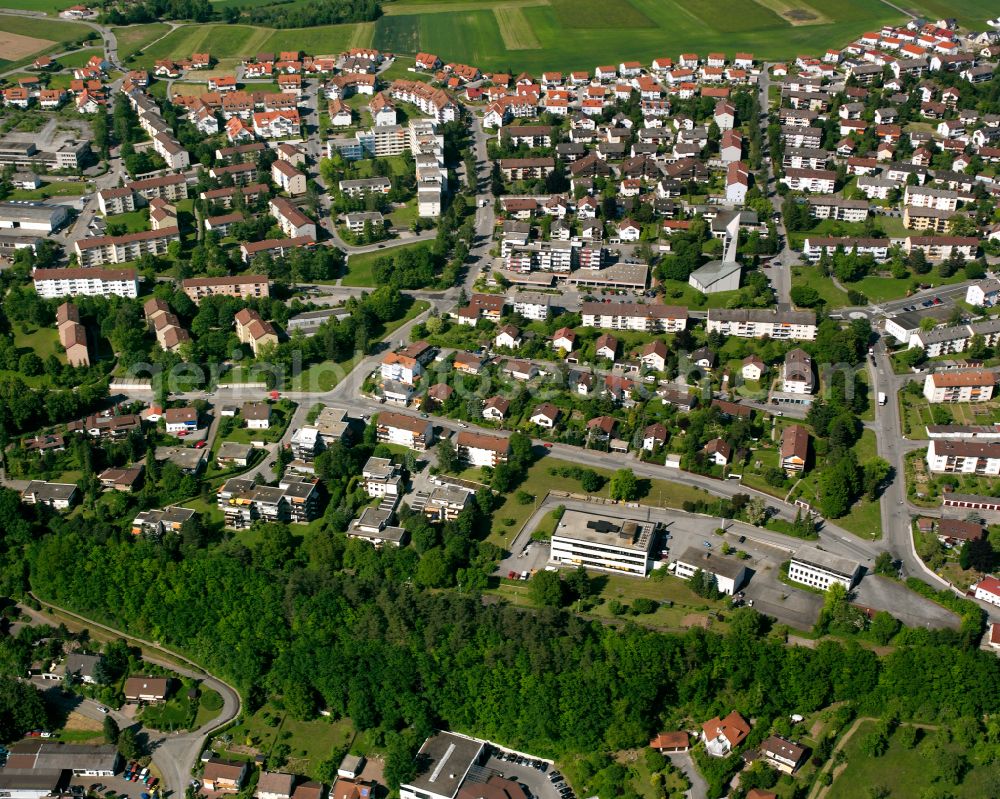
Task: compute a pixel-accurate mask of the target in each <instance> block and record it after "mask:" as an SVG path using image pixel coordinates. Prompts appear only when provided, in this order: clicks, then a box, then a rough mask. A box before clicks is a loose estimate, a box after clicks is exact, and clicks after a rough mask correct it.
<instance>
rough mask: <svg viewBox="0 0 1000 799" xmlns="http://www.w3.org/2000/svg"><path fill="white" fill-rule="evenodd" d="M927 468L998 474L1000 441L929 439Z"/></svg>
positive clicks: (949, 472) (959, 472)
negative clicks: (984, 442)
mask: <svg viewBox="0 0 1000 799" xmlns="http://www.w3.org/2000/svg"><path fill="white" fill-rule="evenodd" d="M927 468H928V469H929V470H930V471H932V472H934V473H936V474H978V475H986V476H991V477H993V476H996V475H1000V443H986V444H981V443H977V442H973V441H957V440H951V439H943V440H942V439H931V443H930V444H929V445H928V447H927Z"/></svg>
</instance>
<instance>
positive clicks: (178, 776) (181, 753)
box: [23, 594, 242, 797]
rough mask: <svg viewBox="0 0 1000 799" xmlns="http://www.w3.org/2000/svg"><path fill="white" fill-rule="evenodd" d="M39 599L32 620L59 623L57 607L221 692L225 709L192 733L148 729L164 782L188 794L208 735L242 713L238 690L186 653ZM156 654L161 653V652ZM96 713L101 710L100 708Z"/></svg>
mask: <svg viewBox="0 0 1000 799" xmlns="http://www.w3.org/2000/svg"><path fill="white" fill-rule="evenodd" d="M32 596H34V594H32ZM35 599H38V601H39V602H42V605H43V611H41V612H39V611H35V610H32V609H31V608H23V610H24V611H25V612H26V613H27V614H28V615H29V616H31V617H32V619H35V620H38V621H41V622H44V623H46V624H53V625H58V624H59V623H60V621H61V620H60V619H57V618H52V617H51V616H48V615H46V613H45V612H44V608H45V607H50V608H54V609H55V610H57V611H58V612H59V613H61V614H64V615H66V616H68V617H70V618H73V619H76V620H77V621H78V622H80V623H81V624H82V625H84V626H87V627H91V628H96V629H100V630H102V631H104V632H106V633H110V634H111V635H115V636H117V637H120V638H124V639H126V640H127V641H128V642H129V643H130V644H133V645H137V646H140V647H142V650H143V658H144V659H145V660H147V661H149V662H150V663H155V664H157V665H159V666H163V667H164V668H168V669H171V670H172V671H174V672H176V673H178V674H181V675H183V676H186V677H192V678H195V679H199V680H201V681H202V684H203V685H206V686H208V687H209V688H211V689H213V690H215V691H217V692H218V693H219V695H220V696H221V697H222V703H223V704H222V710H221V711H220V712H219V715H218V716H216V718H215V719H213V720H212V721H209V722H207V723H206V724H204V725H202V726H201V727H199V728H198V729H197V730H194V731H193V732H188V733H173V734H163V733H157V732H154V731H152V730H149V731H147V732H148V734H149V736H150V737H149V741H150V748H151V749H152V752H153V762H154V763H155V764H156V766H157V768H159V770H160V773H161V774H162V775H163V780H162V782H163V785H164V786H165V787H166V788H167V789H168V790H169V791H170V792H171V793H172V795H173V796H175V797H181V796H184V789H185V787H186V786H187V784H188V781H189V779H190V777H191V769H193V768H194V766H195V764H196V763H197V760H198V755H199V754H200V753H201V750H202V747H203V745H204V741H205V737H206V736H207V735H208V734H209V733H211V732H213V731H214V730H216V729H218V728H219V727H221V726H223V725H225V724H228V723H229V722H230V721H231V720H232V719H234V718H236V716H238V715H239V713H240V709H241V706H242V705H241V700H240V695H239V693H238V692H237V691H236V689H235V688H233V687H232V686H231V685H229V683H226V682H224V681H223V680H221V679H220V678H219V677H216V676H214V675H212V674H209V673H208V672H206V671H204V670H203V669H202V668H201V667H200V666H199V665H198V664H197V663H195V662H193V661H191V660H189V659H188V658H187V657H185V656H184V655H181V654H179V653H177V652H174V651H173V650H171V649H167V648H166V647H164V646H161V645H160V644H159V643H157V642H154V641H146V640H144V639H142V638H136V637H135V636H131V635H128V634H126V633H124V632H122V631H121V630H116V629H115V628H113V627H108V626H107V625H105V624H101V623H99V622H96V621H93V620H92V619H88V618H87V617H85V616H81V615H80V614H79V613H74V612H73V611H70V610H67V609H65V608H62V607H59V606H58V605H55V604H53V603H51V602H45V601H44V600H42V599H40V598H39V597H35ZM156 653H160V654H159V655H157V654H156ZM178 662H181V663H186V664H187V666H182V665H178ZM94 712H97V711H96V709H95V710H94ZM102 718H103V716H102Z"/></svg>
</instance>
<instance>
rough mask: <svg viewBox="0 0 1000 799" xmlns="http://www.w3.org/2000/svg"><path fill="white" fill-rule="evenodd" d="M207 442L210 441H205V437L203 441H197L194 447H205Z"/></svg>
mask: <svg viewBox="0 0 1000 799" xmlns="http://www.w3.org/2000/svg"><path fill="white" fill-rule="evenodd" d="M207 443H208V442H207V441H205V439H202V440H201V441H199V442H197V443H196V444H195V445H194V448H195V449H202V448H203V447H204V446H205V445H206V444H207Z"/></svg>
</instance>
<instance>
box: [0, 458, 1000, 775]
mask: <svg viewBox="0 0 1000 799" xmlns="http://www.w3.org/2000/svg"><path fill="white" fill-rule="evenodd" d="M331 468H332V467H331ZM2 493H3V494H4V496H3V497H0V530H3V540H2V543H0V555H2V557H0V562H3V564H4V566H3V574H2V577H3V590H4V591H5V592H9V593H12V594H18V593H20V592H21V591H23V590H24V588H25V587H26V584H27V583H30V587H31V588H32V589H33V590H34V591H35V592H36V593H37V595H38V596H39V597H41V598H43V599H49V600H51V601H53V602H55V603H57V604H60V605H64V606H67V607H71V608H73V609H75V610H77V611H79V612H81V613H83V614H86V615H88V616H91V617H93V618H95V619H97V620H101V621H105V622H108V623H110V624H113V625H117V626H120V627H122V628H124V629H127V630H129V631H130V632H133V633H135V634H136V635H140V636H144V637H147V638H153V639H157V640H161V641H163V642H165V643H167V644H169V645H171V646H176V647H178V648H180V649H182V650H184V651H185V652H187V653H189V654H190V655H191V656H192V657H194V658H196V659H197V660H198V661H200V662H202V663H203V664H204V665H205V666H206V668H208V669H209V670H212V671H216V672H217V673H219V674H220V675H223V676H225V677H226V678H228V679H230V680H232V681H233V682H234V683H235V684H236V685H237V686H238V687H239V688H240V690H241V692H242V693H243V695H244V697H245V699H246V701H247V703H248V706H249V707H250V708H253V707H256V706H259V705H260V704H261V703H262V702H263V701H264V700H265V699H266V698H267V697H269V696H275V695H277V696H281V697H282V699H283V702H284V705H285V707H286V708H287V709H288V710H289V712H291V713H293V714H294V715H296V716H298V717H301V718H309V717H312V716H313V715H315V714H316V713H318V711H319V710H320V709H327V710H329V711H330V712H331V713H332V715H333V716H334V717H341V716H348V717H350V718H351V719H352V721H353V723H354V724H355V725H356V727H357V728H358V729H360V730H373V731H375V732H374V736H373V740H375V741H378V742H379V743H381V744H383V745H385V746H386V747H387V749H388V752H389V762H388V766H389V777H388V778H389V779H395V780H398V779H400V778H405V776H406V769H407V768H408V767H410V766H411V765H412V759H411V756H412V753H413V751H414V747H415V746H417V745H418V744H419V742H420V741H421V740H422V739H423V737H424V735H425V734H426V733H427V732H428V731H430V730H431V729H433V728H434V727H438V726H443V727H448V728H454V729H458V730H462V731H466V732H469V733H474V734H476V735H479V736H483V737H488V738H491V739H494V740H496V741H499V742H503V743H505V744H509V745H512V746H516V747H518V748H522V749H525V750H528V751H534V752H538V753H540V754H546V755H565V754H568V753H577V752H590V751H595V750H615V749H620V748H625V747H633V746H639V745H642V744H644V743H645V741H647V740H648V738H649V736H650V734H651V733H653V732H655V731H657V730H658V729H669V728H672V726H673V725H677V724H679V723H681V722H683V721H684V720H686V719H687V720H691V721H694V722H698V721H702V720H704V719H705V718H708V717H711V716H712V715H713V714H715V713H717V712H723V713H725V712H728V710H729V709H731V708H732V707H734V706H735V707H738V708H740V709H741V711H742V712H744V713H745V714H747V715H748V716H753V717H755V718H757V719H759V720H760V721H759V724H758V726H760V727H764V726H766V722H767V721H768V720H770V719H775V718H778V717H780V716H785V715H787V714H789V713H795V712H797V713H808V712H810V711H813V710H816V709H819V708H822V707H825V706H828V705H829V704H831V703H834V702H849V703H852V705H853V706H854V707H855V708H856V710H857V712H859V713H871V714H874V715H879V714H881V712H882V710H883V709H885V708H886V707H892V708H894V709H895V710H896V712H898V713H899V714H900V716H901V717H902V718H904V719H908V718H919V719H928V720H929V719H935V720H944V721H948V720H952V719H956V718H958V717H970V718H971V717H974V718H982V717H983V716H984V715H987V714H991V713H995V712H997V710H998V709H1000V696H998V695H997V692H996V690H995V686H996V685H997V684H998V680H1000V664H998V662H997V659H996V658H995V657H994V656H992V655H991V654H987V653H984V652H981V651H979V650H978V649H976V648H974V647H973V646H963V643H962V639H961V638H960V637H959V636H958V635H957V634H955V633H953V632H950V631H941V632H928V631H924V630H914V631H910V633H909V634H908V635H907V636H906V637H905V639H903V643H902V644H901V645H899V646H897V647H896V648H895V649H894V650H893V651H892V652H890V653H889V654H888V655H886V656H884V657H882V658H880V657H878V656H877V655H876V654H875V653H874V652H872V651H870V650H867V649H864V648H862V647H860V646H859V645H858V644H856V643H854V642H849V643H846V644H845V643H839V642H835V641H830V640H825V641H822V642H820V643H819V644H818V645H817V646H816V648H815V649H807V648H802V647H788V646H786V645H785V643H784V640H783V637H782V636H781V635H778V634H775V632H774V631H771V630H770V629H769V627H768V624H767V623H766V620H765V619H764V618H763V617H761V616H759V615H758V614H756V613H755V612H754V611H753V610H750V609H740V610H737V611H735V612H733V613H732V614H731V615H730V614H727V616H728V618H727V621H728V622H729V631H728V633H726V634H717V633H712V632H707V631H705V630H702V629H699V628H694V629H691V630H689V631H688V632H686V633H684V634H663V633H659V632H655V631H652V630H648V629H643V628H640V627H638V626H634V625H631V624H625V625H624V626H621V627H618V628H614V627H607V626H604V625H602V624H599V623H596V622H593V623H591V622H587V621H585V620H583V619H581V618H579V617H577V616H576V615H574V614H571V613H568V612H565V611H560V610H556V609H549V608H541V609H539V610H536V611H529V610H524V609H518V608H514V607H511V606H509V605H507V604H505V603H500V604H484V603H483V602H482V601H481V597H480V596H479V594H478V590H473V591H470V590H469V587H468V586H466V587H465V588H464V589H462V588H460V589H459V590H457V591H449V592H440V591H430V590H427V589H425V588H421V587H420V585H419V582H420V581H419V580H417V581H416V582H414V581H412V580H411V579H410V577H411V575H412V569H413V564H412V562H411V563H409V565H407V562H406V560H405V559H403V558H402V556H401V553H402V552H405V551H406V550H398V551H394V552H388V551H386V552H381V553H376V551H375V550H372V549H370V548H366V549H365V554H364V555H363V556H362V555H359V554H358V553H356V552H354V551H353V550H352V549H351V548H350V547H349V546H348V545H347V543H346V540H345V539H344V536H343V535H342V534H341V533H339V532H335V531H332V530H329V529H327V530H324V531H316V532H314V533H311V534H310V535H309V536H307V537H305V538H304V539H301V538H299V537H297V536H293V535H291V534H290V533H289V532H288V528H287V527H286V526H283V525H268V526H266V529H262V531H261V532H262V533H263V535H262V536H260V537H258V538H256V539H255V543H253V544H251V545H244V544H243V543H240V542H239V541H237V540H235V539H230V540H228V541H224V542H222V543H219V544H217V545H209V546H205V545H203V544H197V543H195V544H193V545H191V546H185V547H182V548H178V547H167V546H163V545H162V544H157V543H156V542H151V541H146V540H139V541H131V540H126V538H127V536H126V535H125V534H123V533H122V532H120V530H119V529H116V526H115V522H114V521H107V522H93V521H91V522H84V521H83V520H80V519H73V520H67V519H52V520H51V521H42V522H40V523H37V524H33V523H32V522H30V521H28V520H25V519H22V518H20V517H19V515H18V514H19V510H18V507H17V503H16V501H11V502H5V501H3V500H4V499H5V498H6V497H7V496H10V494H11V492H6V491H5V492H2ZM353 543H357V542H353ZM359 664H363V667H359ZM955 675H961V677H960V679H956V677H955ZM595 708H598V709H600V711H599V712H595Z"/></svg>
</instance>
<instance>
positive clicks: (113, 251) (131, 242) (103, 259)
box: [73, 226, 181, 266]
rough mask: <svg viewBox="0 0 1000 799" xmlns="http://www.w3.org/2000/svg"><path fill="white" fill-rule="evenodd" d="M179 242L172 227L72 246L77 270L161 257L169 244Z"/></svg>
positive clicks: (94, 240)
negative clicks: (78, 267)
mask: <svg viewBox="0 0 1000 799" xmlns="http://www.w3.org/2000/svg"><path fill="white" fill-rule="evenodd" d="M180 240H181V233H180V229H179V228H177V227H174V226H171V227H165V228H160V229H159V230H140V231H138V232H136V233H127V234H125V235H124V236H93V237H91V238H84V239H77V240H76V242H75V243H74V245H73V246H74V248H75V250H76V257H77V260H78V261H79V262H80V266H102V265H103V264H121V263H125V262H126V261H135V260H137V259H139V258H141V257H142V256H143V255H163V254H164V253H166V251H167V248H168V247H169V246H170V244H171V242H174V241H176V242H179V241H180Z"/></svg>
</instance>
